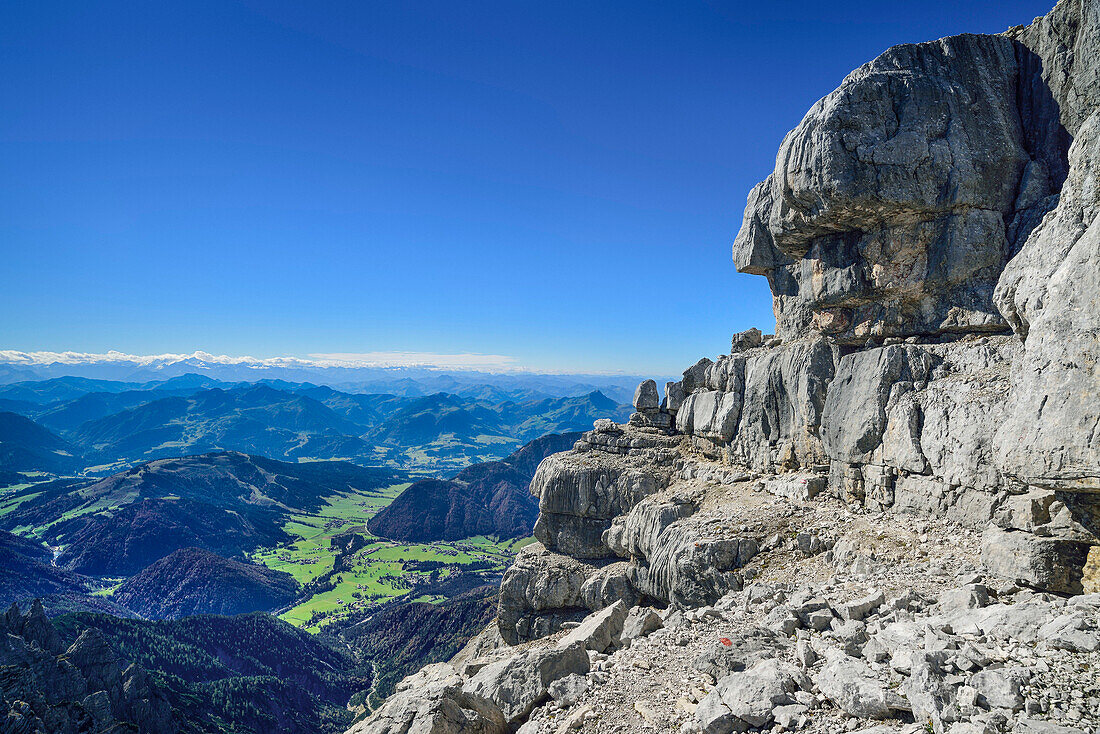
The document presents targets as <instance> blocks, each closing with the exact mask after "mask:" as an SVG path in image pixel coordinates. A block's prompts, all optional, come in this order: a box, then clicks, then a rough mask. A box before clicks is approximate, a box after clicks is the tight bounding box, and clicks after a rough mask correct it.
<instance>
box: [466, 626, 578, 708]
mask: <svg viewBox="0 0 1100 734" xmlns="http://www.w3.org/2000/svg"><path fill="white" fill-rule="evenodd" d="M588 669H589V662H588V653H587V652H585V645H584V643H582V642H577V643H574V644H571V645H569V646H568V647H564V648H562V647H549V648H536V649H533V650H529V651H527V652H523V653H520V654H518V655H515V656H512V657H510V658H506V659H504V660H498V661H495V662H492V663H489V664H488V665H486V666H485V667H484V668H482V669H481V670H479V671H478V672H477V673H476V674H475V675H474V676H473V677H472V678H470V679H469V680H468V681H466V682H465V683H464V684H463V685H462V692H463V693H464V694H466V695H468V696H472V697H474V698H477V699H484V700H488V701H491V702H492V703H493V704H494V705H496V706H497V707H498V708H499V709H500V712H501V714H503V716H504V720H505V721H506V722H507V723H508V724H518V723H520V722H522V720H523V719H525V718H526V717H527V715H528V714H530V713H531V710H532V709H533V708H534V707H535V706H536V705H538V704H540V703H542V702H543V701H544V700H545V699H546V698H547V696H548V695H549V691H550V684H552V683H553V682H554V681H556V680H559V679H560V678H564V677H565V676H567V675H570V674H577V675H584V674H585V673H587V672H588Z"/></svg>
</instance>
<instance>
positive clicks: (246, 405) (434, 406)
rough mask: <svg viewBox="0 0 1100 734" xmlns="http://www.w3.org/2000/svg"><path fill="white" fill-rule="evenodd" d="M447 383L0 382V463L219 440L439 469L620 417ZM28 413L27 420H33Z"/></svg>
mask: <svg viewBox="0 0 1100 734" xmlns="http://www.w3.org/2000/svg"><path fill="white" fill-rule="evenodd" d="M477 394H478V397H469V396H461V395H457V394H452V393H436V394H433V395H427V396H417V397H410V396H399V395H389V394H373V393H371V394H360V393H349V392H341V391H339V390H335V389H333V388H331V387H327V386H323V385H314V384H309V383H289V382H283V381H278V380H273V381H265V382H260V383H238V384H230V383H219V382H218V381H216V380H212V379H210V378H208V377H204V376H202V375H184V376H180V377H176V378H172V379H169V380H166V381H161V382H153V383H140V384H139V383H122V382H111V381H105V380H93V379H88V378H79V377H62V378H56V379H51V380H44V381H36V382H20V383H14V384H11V385H5V386H0V410H3V409H6V410H3V412H0V471H43V472H48V473H52V474H58V475H64V474H72V473H75V472H78V471H80V470H82V469H85V468H88V467H97V469H96V470H95V471H96V472H97V473H101V474H102V473H106V472H107V471H110V470H117V469H119V468H122V467H124V466H126V465H132V464H136V463H139V462H142V461H149V460H154V459H158V458H165V457H174V456H183V455H190V454H197V453H203V452H209V451H217V450H231V451H240V452H244V453H248V454H253V455H259V456H267V457H270V458H274V459H280V460H291V461H296V460H302V459H346V460H349V461H353V462H355V463H358V464H362V465H380V464H385V465H389V466H393V467H400V468H406V469H413V470H417V471H423V472H428V473H433V474H437V475H438V474H446V473H448V472H451V471H455V470H457V469H460V468H462V467H464V466H468V465H470V464H472V463H477V462H483V461H491V460H494V459H500V458H503V457H504V456H506V455H508V454H509V453H510V452H512V451H514V450H515V449H516V448H518V447H519V446H521V445H522V444H524V443H526V442H527V441H530V440H531V439H533V438H537V437H538V436H542V435H545V434H548V433H558V432H570V431H578V430H585V429H588V428H590V427H591V426H592V422H593V421H594V420H596V419H597V418H605V417H607V418H613V419H616V420H625V419H626V417H627V416H628V415H629V413H630V407H629V406H628V405H625V404H619V403H616V402H615V401H614V400H612V399H610V398H608V397H607V396H606V395H604V394H603V393H601V392H599V391H594V392H591V393H587V394H584V395H577V396H570V397H534V398H532V397H525V398H523V399H518V400H517V399H512V398H508V399H504V400H499V401H497V402H492V401H491V400H488V399H486V398H485V396H490V397H492V398H494V399H496V398H499V397H500V396H501V394H500V393H499V392H498V391H494V390H488V389H485V390H479V391H477ZM32 421H33V422H32Z"/></svg>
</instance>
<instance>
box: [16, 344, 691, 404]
mask: <svg viewBox="0 0 1100 734" xmlns="http://www.w3.org/2000/svg"><path fill="white" fill-rule="evenodd" d="M334 356H336V355H334ZM348 356H349V357H354V356H355V355H348ZM409 356H413V357H415V355H409ZM422 356H423V357H425V358H429V357H431V356H433V355H422ZM434 356H436V357H439V356H445V355H434ZM453 356H462V355H453ZM475 356H476V355H475ZM437 364H438V362H437ZM472 366H477V363H476V361H475V362H474V363H473V365H472ZM490 369H491V368H490ZM193 375H198V376H200V377H205V378H207V379H212V380H215V381H221V382H228V383H237V382H259V381H286V382H295V383H311V384H315V385H327V386H330V387H334V388H337V389H339V390H341V391H343V392H350V393H378V394H392V395H401V396H405V397H418V396H424V395H432V394H434V393H438V392H446V393H451V394H454V395H462V396H464V397H472V398H476V399H483V400H489V401H491V402H499V401H502V400H508V399H511V400H529V399H532V398H539V397H574V396H577V395H585V394H587V393H590V392H594V391H596V390H599V391H600V392H602V393H604V394H605V395H607V396H609V397H611V398H612V399H613V400H615V401H616V402H619V403H627V402H630V399H631V397H632V396H633V394H634V388H635V387H637V385H638V383H639V382H640V381H641V380H642V379H644V377H643V376H638V375H600V374H585V373H574V374H554V373H539V372H528V371H518V370H516V371H500V370H498V371H489V369H448V368H446V367H442V368H441V367H437V366H431V365H430V364H424V366H397V367H394V366H380V365H370V364H368V363H364V362H363V361H362V360H360V359H323V360H317V359H297V358H275V359H254V358H250V357H240V358H236V357H222V356H217V355H213V354H206V353H203V352H196V353H194V354H190V355H177V354H169V355H160V356H150V357H142V356H134V355H125V354H117V353H109V354H98V355H96V354H73V353H57V354H50V353H42V352H39V353H33V352H31V353H28V352H14V351H10V350H8V351H5V350H0V385H4V384H9V383H17V382H27V381H33V380H47V379H51V378H85V379H90V380H101V381H112V382H115V383H116V384H123V383H124V384H127V385H129V387H126V388H122V389H135V388H136V386H138V385H141V384H149V383H154V382H165V381H168V380H170V379H172V378H178V377H183V376H193ZM647 376H649V375H647ZM669 379H673V377H669Z"/></svg>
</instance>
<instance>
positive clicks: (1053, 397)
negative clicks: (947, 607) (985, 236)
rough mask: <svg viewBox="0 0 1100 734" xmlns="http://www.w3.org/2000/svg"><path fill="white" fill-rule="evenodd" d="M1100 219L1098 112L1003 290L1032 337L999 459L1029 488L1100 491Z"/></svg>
mask: <svg viewBox="0 0 1100 734" xmlns="http://www.w3.org/2000/svg"><path fill="white" fill-rule="evenodd" d="M1098 66H1100V64H1098ZM1098 213H1100V112H1097V113H1094V114H1093V115H1092V116H1090V117H1089V118H1088V120H1086V121H1085V123H1084V124H1083V125H1082V126H1081V128H1080V130H1079V131H1078V136H1077V138H1076V139H1075V140H1074V142H1073V147H1072V148H1071V150H1070V175H1069V178H1068V179H1067V181H1066V185H1065V187H1064V188H1063V190H1062V196H1061V201H1060V202H1059V204H1058V207H1057V208H1056V209H1055V210H1054V211H1053V212H1051V214H1050V215H1049V216H1047V217H1046V218H1045V219H1044V220H1043V222H1042V224H1041V225H1040V226H1039V227H1038V228H1037V229H1036V231H1035V232H1034V233H1033V234H1032V236H1031V237H1030V238H1028V241H1027V243H1026V244H1025V245H1024V248H1023V250H1022V251H1021V252H1020V254H1019V255H1017V256H1016V257H1015V258H1013V260H1012V262H1010V263H1009V266H1008V268H1006V270H1005V271H1004V273H1003V274H1002V276H1001V279H1000V282H999V283H998V285H997V302H998V305H1000V306H1001V308H1002V310H1003V311H1004V312H1005V315H1006V317H1007V318H1008V319H1009V320H1010V321H1011V322H1012V323H1013V326H1014V328H1015V329H1016V330H1017V331H1018V332H1019V333H1020V335H1021V336H1022V337H1024V339H1025V340H1024V349H1023V354H1022V355H1021V358H1020V359H1019V360H1017V361H1016V362H1015V363H1014V364H1013V369H1012V391H1011V393H1010V407H1009V410H1008V416H1007V418H1008V419H1007V421H1006V422H1005V424H1004V426H1003V427H1002V428H1001V430H1000V431H998V433H997V438H996V445H997V453H998V459H999V463H1000V465H1001V467H1002V468H1003V470H1004V471H1006V472H1008V473H1010V474H1012V475H1013V476H1015V477H1018V478H1019V479H1020V480H1022V481H1025V482H1028V483H1031V484H1038V485H1041V486H1047V487H1072V488H1076V489H1081V490H1087V491H1092V492H1100V407H1098V406H1100V217H1097V214H1098Z"/></svg>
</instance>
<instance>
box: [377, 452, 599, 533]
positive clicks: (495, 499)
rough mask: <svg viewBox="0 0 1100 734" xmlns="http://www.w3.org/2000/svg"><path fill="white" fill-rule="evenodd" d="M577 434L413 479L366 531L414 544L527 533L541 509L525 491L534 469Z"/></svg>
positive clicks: (381, 511) (380, 512) (382, 510)
mask: <svg viewBox="0 0 1100 734" xmlns="http://www.w3.org/2000/svg"><path fill="white" fill-rule="evenodd" d="M579 437H580V434H579V433H567V434H560V435H559V434H555V435H551V436H543V437H542V438H539V439H536V440H534V441H532V442H531V443H529V444H527V445H526V446H524V447H523V448H521V449H519V450H518V451H516V452H515V453H513V454H512V455H510V456H508V457H507V458H505V459H504V460H502V461H491V462H487V463H484V464H475V465H474V466H471V467H469V468H467V469H463V470H462V471H460V472H459V473H458V474H457V475H455V477H454V478H452V479H445V480H444V479H422V480H420V481H418V482H414V483H413V484H411V485H410V486H409V487H408V488H407V489H406V490H405V491H404V492H402V493H401V494H400V495H398V496H397V497H396V498H395V499H394V500H393V502H391V503H390V504H389V505H387V506H386V507H384V508H383V509H381V510H380V511H379V512H378V513H377V514H376V515H375V516H374V517H372V518H371V519H370V520H369V521H368V522H367V529H368V530H370V531H371V532H372V533H374V534H375V535H378V536H380V537H383V538H393V539H395V540H404V541H408V542H414V543H431V542H433V541H436V540H461V539H462V538H469V537H471V536H474V535H495V536H497V537H500V538H522V537H524V536H527V535H530V533H531V529H532V528H533V527H534V524H535V518H536V517H537V516H538V511H539V510H538V499H537V498H535V497H534V496H532V495H531V493H530V492H529V491H528V487H529V485H530V484H531V479H532V476H533V475H534V473H535V468H536V467H537V466H538V464H539V462H540V461H542V459H544V458H545V457H546V456H548V455H550V454H553V453H557V452H559V451H564V450H566V449H568V448H569V447H571V446H572V445H573V444H574V443H575V442H576V440H577V439H578V438H579Z"/></svg>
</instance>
